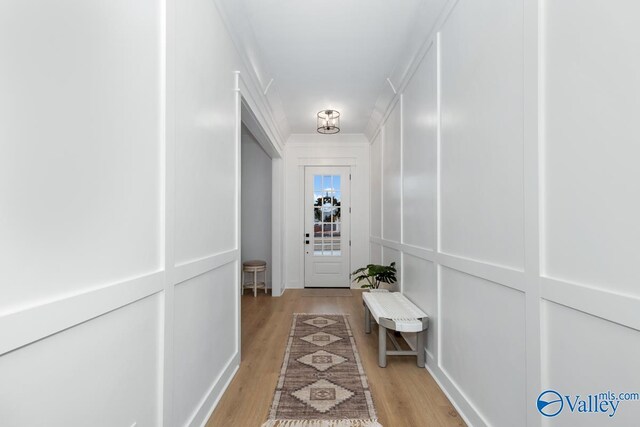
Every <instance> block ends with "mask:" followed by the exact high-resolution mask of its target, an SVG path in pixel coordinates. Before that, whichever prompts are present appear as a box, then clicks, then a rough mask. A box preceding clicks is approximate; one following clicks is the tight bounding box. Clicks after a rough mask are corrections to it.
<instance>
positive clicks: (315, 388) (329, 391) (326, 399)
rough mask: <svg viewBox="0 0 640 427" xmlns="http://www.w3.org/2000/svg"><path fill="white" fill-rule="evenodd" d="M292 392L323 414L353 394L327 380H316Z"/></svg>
mask: <svg viewBox="0 0 640 427" xmlns="http://www.w3.org/2000/svg"><path fill="white" fill-rule="evenodd" d="M291 394H293V395H294V396H295V397H297V398H298V399H300V400H301V401H302V402H304V403H306V404H307V405H309V406H311V407H313V408H314V409H315V410H316V411H319V412H322V413H323V414H324V413H326V412H327V411H329V410H330V409H331V408H333V407H334V406H336V405H339V404H341V403H342V402H344V401H345V400H347V399H349V398H350V397H351V396H353V393H352V392H351V391H349V390H347V389H346V388H344V387H340V386H339V385H337V384H334V383H332V382H331V381H327V380H319V381H316V382H314V383H313V384H309V385H308V386H306V387H303V388H301V389H300V390H298V391H294V392H293V393H291Z"/></svg>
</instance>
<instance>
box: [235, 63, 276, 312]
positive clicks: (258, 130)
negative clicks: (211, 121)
mask: <svg viewBox="0 0 640 427" xmlns="http://www.w3.org/2000/svg"><path fill="white" fill-rule="evenodd" d="M235 77H236V89H235V90H236V147H237V150H238V152H237V157H238V158H237V162H238V177H237V180H238V191H237V195H236V197H237V204H236V205H237V208H236V209H237V218H238V229H237V230H236V247H237V248H238V251H239V252H240V249H241V248H240V245H241V242H242V235H241V232H242V224H241V209H242V206H241V197H242V194H241V191H242V183H241V179H240V178H241V175H242V170H241V163H242V162H241V155H242V153H241V147H242V125H243V124H244V125H245V126H246V128H247V129H248V130H249V131H250V132H251V134H252V135H253V136H254V138H255V139H256V141H257V142H258V144H260V146H261V147H262V148H263V149H264V150H265V152H266V153H267V154H268V155H269V157H271V199H272V200H271V266H268V267H267V268H270V269H271V296H272V297H279V296H281V295H282V292H283V291H284V215H283V213H284V212H283V211H284V145H283V142H282V137H281V136H280V134H279V133H278V131H277V129H275V128H272V127H270V126H268V124H269V120H267V119H265V117H264V114H261V112H262V111H264V108H263V107H261V101H260V100H258V99H256V98H255V97H254V96H253V95H252V94H253V91H252V90H250V89H249V86H248V85H247V82H246V81H245V80H244V77H243V75H242V73H241V72H240V71H236V72H235ZM238 257H240V255H238ZM238 264H239V265H238V268H237V280H236V282H237V288H238V289H237V290H238V292H236V294H237V295H240V292H241V290H242V284H241V283H240V281H241V277H242V274H241V271H242V265H241V263H240V262H239V263H238ZM238 316H240V299H238Z"/></svg>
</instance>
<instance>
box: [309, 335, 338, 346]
mask: <svg viewBox="0 0 640 427" xmlns="http://www.w3.org/2000/svg"><path fill="white" fill-rule="evenodd" d="M300 339H301V340H305V341H306V342H308V343H311V344H314V345H317V346H318V347H324V346H325V345H329V344H333V343H334V342H336V341H339V340H341V339H342V338H340V337H337V336H335V335H333V334H327V333H326V332H316V333H314V334H310V335H307V336H306V337H302V338H300Z"/></svg>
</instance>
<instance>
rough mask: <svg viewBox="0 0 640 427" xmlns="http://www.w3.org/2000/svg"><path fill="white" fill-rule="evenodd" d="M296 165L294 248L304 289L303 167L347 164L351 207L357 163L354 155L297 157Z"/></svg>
mask: <svg viewBox="0 0 640 427" xmlns="http://www.w3.org/2000/svg"><path fill="white" fill-rule="evenodd" d="M297 166H298V182H299V183H300V185H299V186H298V206H297V209H298V210H297V215H298V217H299V218H300V219H301V221H300V224H299V225H298V236H299V239H297V241H298V242H299V244H297V245H296V248H299V250H298V251H297V252H298V262H299V265H301V266H302V267H301V268H300V273H299V276H298V283H299V284H300V285H298V286H297V287H299V288H300V289H304V281H305V262H304V261H305V260H304V242H303V240H302V238H303V237H304V233H305V231H304V227H305V224H304V200H305V184H304V182H305V181H304V176H305V168H306V167H307V166H321V167H325V166H328V167H339V166H349V167H350V168H351V184H350V185H351V192H352V197H351V207H352V208H353V187H354V183H355V182H356V180H357V177H358V173H357V168H358V164H357V161H356V157H298V159H297ZM349 233H350V236H349V240H352V239H351V235H352V233H353V224H351V227H350V230H349ZM351 248H352V246H349V271H352V270H353V251H352V250H351Z"/></svg>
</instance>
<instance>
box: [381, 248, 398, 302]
mask: <svg viewBox="0 0 640 427" xmlns="http://www.w3.org/2000/svg"><path fill="white" fill-rule="evenodd" d="M401 256H402V254H401V252H400V251H399V250H396V249H392V248H389V247H386V246H383V247H382V264H385V265H389V264H391V263H392V262H395V263H396V270H398V272H397V273H396V276H397V278H398V282H397V283H394V284H393V285H389V284H383V285H381V286H382V287H383V288H386V289H389V290H393V291H399V290H400V289H401V287H402V258H401Z"/></svg>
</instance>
